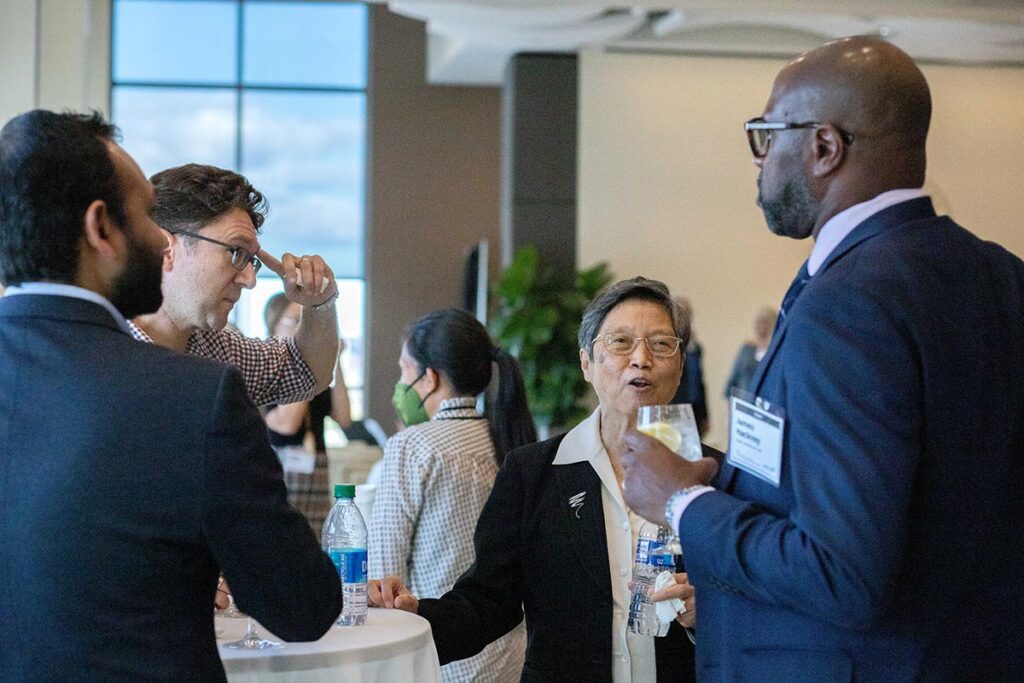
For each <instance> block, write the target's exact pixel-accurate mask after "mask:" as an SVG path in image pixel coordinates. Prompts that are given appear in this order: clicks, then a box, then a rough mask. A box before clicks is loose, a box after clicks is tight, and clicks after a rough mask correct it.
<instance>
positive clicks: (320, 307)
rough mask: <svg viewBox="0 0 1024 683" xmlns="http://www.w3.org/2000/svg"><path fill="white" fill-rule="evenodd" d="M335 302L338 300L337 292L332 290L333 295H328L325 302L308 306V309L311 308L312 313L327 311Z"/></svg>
mask: <svg viewBox="0 0 1024 683" xmlns="http://www.w3.org/2000/svg"><path fill="white" fill-rule="evenodd" d="M337 300H338V290H337V289H335V290H334V294H332V295H330V296H329V297H328V298H327V300H326V301H322V302H321V303H318V304H313V305H312V306H310V308H312V309H313V310H314V311H322V310H324V309H327V308H330V307H331V306H333V305H334V302H335V301H337Z"/></svg>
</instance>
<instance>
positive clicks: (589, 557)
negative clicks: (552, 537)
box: [551, 461, 611, 590]
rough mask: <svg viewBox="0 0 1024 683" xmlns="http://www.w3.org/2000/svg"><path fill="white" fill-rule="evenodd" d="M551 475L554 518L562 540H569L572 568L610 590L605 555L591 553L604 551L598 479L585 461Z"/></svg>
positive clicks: (561, 467)
mask: <svg viewBox="0 0 1024 683" xmlns="http://www.w3.org/2000/svg"><path fill="white" fill-rule="evenodd" d="M551 472H552V476H553V477H554V479H555V484H556V490H557V492H558V503H557V506H556V508H555V509H556V514H555V518H556V522H557V523H558V524H559V525H560V526H561V528H562V532H563V533H562V534H561V535H562V538H567V539H569V542H568V544H567V545H568V546H569V549H570V551H571V552H573V553H575V554H576V560H577V562H576V565H577V566H579V567H584V568H586V571H587V573H588V574H589V575H590V577H591V579H593V580H594V582H595V583H596V584H597V585H598V586H599V587H601V589H602V590H607V589H608V588H609V587H610V586H611V575H610V573H609V570H608V559H607V551H605V552H599V553H597V554H596V555H595V553H594V550H595V549H601V550H604V549H605V548H607V547H608V539H607V536H606V535H605V531H604V511H603V509H602V506H601V479H600V478H599V477H598V476H597V473H596V472H594V468H593V467H591V465H590V462H588V461H583V462H578V463H574V464H572V465H559V466H557V467H552V468H551ZM598 558H600V559H598Z"/></svg>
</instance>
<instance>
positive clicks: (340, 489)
mask: <svg viewBox="0 0 1024 683" xmlns="http://www.w3.org/2000/svg"><path fill="white" fill-rule="evenodd" d="M334 497H335V498H355V497H356V485H355V484H335V485H334Z"/></svg>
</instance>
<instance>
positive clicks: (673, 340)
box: [590, 332, 683, 358]
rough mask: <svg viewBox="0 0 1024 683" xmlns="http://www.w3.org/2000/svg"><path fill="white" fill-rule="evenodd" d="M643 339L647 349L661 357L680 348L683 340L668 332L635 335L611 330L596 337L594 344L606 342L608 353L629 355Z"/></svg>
mask: <svg viewBox="0 0 1024 683" xmlns="http://www.w3.org/2000/svg"><path fill="white" fill-rule="evenodd" d="M640 340H643V342H644V343H645V344H647V350H648V351H650V352H651V354H652V355H654V356H657V357H659V358H667V357H669V356H671V355H673V354H675V352H676V351H678V350H679V344H680V342H682V341H683V340H682V339H680V338H679V337H673V336H672V335H668V334H655V335H652V336H650V337H634V336H633V335H631V334H623V333H621V332H609V333H608V334H602V335H599V336H597V337H595V338H594V341H592V342H590V343H591V344H592V345H593V344H596V343H597V342H599V341H600V342H604V348H605V349H607V351H608V353H610V354H613V355H615V356H628V355H629V354H631V353H633V349H635V348H636V345H637V344H638V343H639V342H640Z"/></svg>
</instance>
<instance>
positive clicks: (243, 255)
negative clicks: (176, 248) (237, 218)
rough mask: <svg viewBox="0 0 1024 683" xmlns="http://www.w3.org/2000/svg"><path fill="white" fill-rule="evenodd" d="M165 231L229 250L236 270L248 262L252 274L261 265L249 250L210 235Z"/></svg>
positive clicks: (242, 268)
mask: <svg viewBox="0 0 1024 683" xmlns="http://www.w3.org/2000/svg"><path fill="white" fill-rule="evenodd" d="M167 232H169V233H172V234H174V235H188V236H189V237H195V238H196V239H197V240H203V241H204V242H212V243H213V244H219V245H220V246H222V247H224V248H225V249H227V250H228V251H229V252H231V267H232V268H234V269H235V270H237V271H238V272H242V271H243V270H245V267H246V266H247V265H249V264H250V263H251V264H252V273H253V275H255V274H256V273H258V272H260V268H262V267H263V261H260V260H259V259H258V258H256V257H255V256H253V255H252V254H250V253H249V251H248V250H247V249H245V248H243V247H236V246H235V245H233V244H228V243H227V242H221V241H220V240H215V239H213V238H212V237H206V236H205V235H200V234H199V233H197V232H190V231H188V230H168V231H167Z"/></svg>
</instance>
